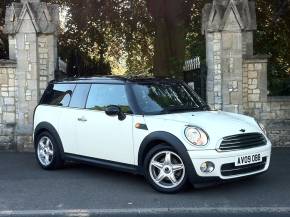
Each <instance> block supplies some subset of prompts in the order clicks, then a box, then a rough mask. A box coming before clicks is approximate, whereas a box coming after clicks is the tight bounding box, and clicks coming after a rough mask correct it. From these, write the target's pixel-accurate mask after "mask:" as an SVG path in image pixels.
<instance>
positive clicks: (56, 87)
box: [40, 84, 76, 107]
mask: <svg viewBox="0 0 290 217" xmlns="http://www.w3.org/2000/svg"><path fill="white" fill-rule="evenodd" d="M75 86H76V84H50V85H49V86H48V87H47V89H46V90H45V91H44V94H43V96H42V98H41V101H40V104H41V105H55V106H63V107H67V106H68V105H69V103H70V100H71V97H72V94H73V91H74V88H75Z"/></svg>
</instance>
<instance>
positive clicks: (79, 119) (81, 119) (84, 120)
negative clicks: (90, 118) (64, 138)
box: [78, 117, 87, 122]
mask: <svg viewBox="0 0 290 217" xmlns="http://www.w3.org/2000/svg"><path fill="white" fill-rule="evenodd" d="M78 121H81V122H86V121H87V119H86V118H85V117H81V118H78Z"/></svg>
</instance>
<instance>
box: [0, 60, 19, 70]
mask: <svg viewBox="0 0 290 217" xmlns="http://www.w3.org/2000/svg"><path fill="white" fill-rule="evenodd" d="M16 65H17V63H16V60H6V59H0V67H2V68H4V67H5V68H8V67H9V68H11V67H13V68H16Z"/></svg>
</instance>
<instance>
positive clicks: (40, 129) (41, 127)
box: [33, 122, 64, 159]
mask: <svg viewBox="0 0 290 217" xmlns="http://www.w3.org/2000/svg"><path fill="white" fill-rule="evenodd" d="M43 131H47V132H49V133H50V134H51V135H52V136H53V138H54V139H55V140H56V141H57V142H58V145H59V149H60V153H61V158H62V159H64V149H63V145H62V142H61V139H60V136H59V135H58V133H57V130H56V129H55V127H54V126H53V125H52V124H50V123H48V122H41V123H39V124H38V125H37V126H36V128H35V130H34V134H33V137H34V138H33V141H34V147H35V148H36V145H37V144H36V136H37V135H38V134H39V133H40V132H43Z"/></svg>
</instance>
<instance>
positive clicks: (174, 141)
mask: <svg viewBox="0 0 290 217" xmlns="http://www.w3.org/2000/svg"><path fill="white" fill-rule="evenodd" d="M154 141H164V142H165V143H167V144H168V145H170V146H172V147H173V148H174V149H175V150H176V152H177V153H178V154H179V155H180V157H181V158H182V159H183V161H184V164H185V167H186V172H187V176H188V179H189V181H190V182H191V183H192V184H195V183H199V182H202V181H203V180H202V179H203V178H201V177H199V176H198V175H197V173H196V171H195V168H194V166H193V163H192V160H191V159H190V156H189V154H188V151H187V149H186V147H185V145H184V144H183V142H181V141H180V139H178V138H177V137H176V136H174V135H173V134H171V133H168V132H164V131H156V132H152V133H150V134H149V135H147V136H146V137H145V138H144V139H143V141H142V143H141V145H140V148H139V153H138V166H139V169H141V170H142V172H143V166H144V165H143V163H144V158H145V155H146V153H145V152H146V147H147V146H148V145H150V144H152V142H154Z"/></svg>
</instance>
